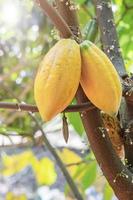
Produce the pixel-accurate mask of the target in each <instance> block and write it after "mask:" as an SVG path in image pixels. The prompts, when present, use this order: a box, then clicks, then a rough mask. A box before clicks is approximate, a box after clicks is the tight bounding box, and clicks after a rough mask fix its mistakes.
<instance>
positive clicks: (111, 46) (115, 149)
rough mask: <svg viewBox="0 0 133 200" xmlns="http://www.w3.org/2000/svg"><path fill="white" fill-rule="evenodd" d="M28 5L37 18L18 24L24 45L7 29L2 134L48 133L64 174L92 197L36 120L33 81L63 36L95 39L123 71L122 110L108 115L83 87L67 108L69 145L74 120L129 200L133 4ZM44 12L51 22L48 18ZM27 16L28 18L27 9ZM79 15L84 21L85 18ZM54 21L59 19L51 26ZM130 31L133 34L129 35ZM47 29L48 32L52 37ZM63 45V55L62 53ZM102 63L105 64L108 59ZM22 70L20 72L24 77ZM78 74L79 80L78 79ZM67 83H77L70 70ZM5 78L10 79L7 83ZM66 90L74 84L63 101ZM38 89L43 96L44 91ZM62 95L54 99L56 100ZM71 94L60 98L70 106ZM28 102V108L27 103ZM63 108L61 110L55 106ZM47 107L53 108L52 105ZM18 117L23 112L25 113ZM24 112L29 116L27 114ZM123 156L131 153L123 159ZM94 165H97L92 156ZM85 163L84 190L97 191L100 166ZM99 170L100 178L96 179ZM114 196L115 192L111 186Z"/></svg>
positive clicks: (132, 187) (1, 45)
mask: <svg viewBox="0 0 133 200" xmlns="http://www.w3.org/2000/svg"><path fill="white" fill-rule="evenodd" d="M23 3H24V2H23ZM23 3H22V5H21V6H22V8H23V7H24V4H23ZM1 4H2V5H3V2H1ZM12 4H13V3H12ZM27 5H28V6H27V8H26V9H27V10H28V9H29V10H30V12H31V13H32V15H31V16H30V18H29V19H26V18H25V17H24V20H23V21H22V22H21V23H22V24H18V27H19V28H20V29H21V31H20V30H19V28H18V27H17V28H16V29H17V34H18V42H19V40H20V45H19V47H18V44H16V43H15V41H16V35H14V31H15V30H12V29H10V30H9V31H8V29H7V32H6V31H5V30H4V28H3V29H2V30H1V42H0V49H1V50H0V57H1V69H0V71H1V74H2V75H1V79H0V81H1V96H0V98H1V102H0V107H1V108H2V109H3V110H2V114H1V121H2V123H3V124H2V125H1V133H3V134H7V135H8V133H10V132H11V131H13V130H14V131H16V132H17V133H18V134H19V133H20V135H21V136H22V137H30V138H32V139H35V138H34V132H36V131H37V130H40V131H41V134H42V136H40V138H41V140H42V141H43V142H44V143H45V144H46V146H47V148H48V149H49V151H50V152H51V153H52V155H53V156H54V159H55V160H56V162H57V164H58V165H59V167H60V169H61V171H62V172H63V174H64V176H65V178H66V181H67V183H68V184H69V186H70V188H71V190H72V192H73V194H74V195H75V197H76V198H77V199H79V200H80V199H81V200H82V199H84V198H85V197H84V194H83V193H82V192H79V191H80V190H81V188H80V186H78V185H76V179H75V181H74V178H72V177H71V176H72V175H70V174H71V173H70V172H69V170H67V168H66V167H65V165H64V163H63V162H62V160H61V158H60V156H59V155H58V153H57V152H56V151H55V149H54V148H53V147H52V145H51V144H50V142H49V140H48V139H47V136H46V135H45V133H44V130H43V126H42V124H41V123H40V121H41V119H40V117H39V116H37V117H36V116H35V115H33V113H34V112H38V108H39V107H38V108H37V107H36V106H35V105H34V104H35V101H34V98H33V84H34V81H33V77H35V74H36V70H37V66H38V65H39V63H40V61H41V59H42V58H43V56H44V55H45V53H46V52H47V51H48V50H49V49H50V48H51V47H52V46H53V45H54V44H55V43H56V42H57V40H59V41H60V40H61V39H62V38H65V39H67V38H71V39H72V40H75V41H76V44H77V43H78V44H80V43H82V42H83V41H84V40H90V41H92V42H93V43H95V44H96V45H97V46H98V47H99V48H101V50H102V51H104V53H105V54H106V55H107V56H108V58H109V59H110V61H111V62H112V64H113V65H114V67H115V69H116V70H117V73H118V74H119V77H120V80H121V85H122V100H121V105H120V108H119V112H118V114H117V118H115V120H114V118H111V117H110V116H108V115H106V114H105V115H104V114H101V111H100V110H99V109H98V108H97V107H96V106H95V105H94V104H92V103H91V102H90V101H89V100H88V98H87V97H86V95H85V93H84V91H83V89H82V87H81V85H82V84H81V85H79V87H78V90H77V93H76V95H75V98H74V100H73V102H74V104H72V105H69V106H67V107H66V104H65V106H64V108H63V113H64V114H63V130H64V131H63V134H64V139H65V140H66V141H68V140H69V130H68V124H67V118H68V120H69V123H70V124H72V126H73V127H74V128H75V129H76V131H77V132H78V133H79V134H81V135H82V133H83V132H84V131H85V133H86V136H87V138H88V144H90V147H91V149H92V152H93V153H94V156H95V158H96V161H97V163H98V165H99V167H100V168H101V170H102V173H103V175H104V176H105V177H106V179H107V181H108V183H109V185H110V186H111V187H112V189H113V191H114V193H115V195H116V196H117V198H118V199H121V200H125V199H127V200H128V199H129V200H132V196H133V175H132V173H133V172H132V171H133V167H132V166H133V158H132V150H133V145H132V144H133V141H132V140H133V136H132V133H133V121H132V120H133V78H132V74H131V73H130V72H132V67H133V66H132V65H133V63H132V60H131V58H132V51H131V49H132V44H131V43H130V39H129V38H130V37H131V40H132V30H130V29H131V24H130V21H131V17H132V9H133V5H132V2H130V1H126V0H123V1H117V0H115V1H113V2H111V1H110V0H93V1H89V0H88V1H84V0H82V1H81V0H77V1H76V2H73V1H69V0H63V1H60V0H55V1H53V2H48V1H46V0H37V2H33V1H29V2H28V3H27ZM22 8H21V9H22ZM115 8H117V9H118V8H119V10H118V11H117V10H116V11H115ZM6 12H7V10H6ZM6 12H5V13H6ZM25 12H26V11H25ZM35 13H36V14H35ZM43 13H44V14H45V15H46V16H47V17H45V15H43ZM20 15H23V14H22V13H21V12H20ZM77 15H78V16H79V19H78V17H77ZM117 15H118V16H117ZM37 16H39V17H38V18H39V19H42V20H40V21H37V20H38V18H37ZM1 19H2V17H1ZM4 19H6V15H5V16H4ZM21 19H22V16H21ZM33 19H34V20H35V21H36V23H37V24H38V26H36V25H33V24H34V23H33ZM25 20H27V23H25V22H24V21H25ZM49 20H50V21H51V22H49ZM10 23H11V21H10ZM53 25H54V27H55V28H56V29H54V31H53V32H54V34H53V35H52V37H51V36H49V35H50V31H51V29H52V28H53ZM8 26H9V27H10V26H11V24H10V25H9V24H8ZM30 26H32V29H31V30H28V28H29V27H30ZM38 29H40V32H41V34H39V31H38ZM11 30H12V31H11ZM27 30H28V31H27ZM128 30H130V31H129V32H128ZM32 31H33V33H32ZM22 32H23V34H26V35H27V38H23V36H22ZM46 32H47V33H48V34H46ZM123 32H124V33H123ZM126 34H127V35H128V34H129V37H125V35H126ZM124 37H125V38H124ZM123 38H124V39H123ZM44 40H45V42H44ZM49 41H50V42H49ZM27 43H28V47H27ZM119 43H121V45H122V51H123V55H124V58H123V56H122V53H121V48H120V44H119ZM42 44H43V45H42ZM61 47H62V46H61ZM61 47H60V46H59V47H58V48H60V49H61ZM58 48H57V51H59V50H58ZM62 51H63V49H62ZM95 51H96V50H95ZM73 56H74V55H73ZM75 57H76V55H75ZM101 57H102V54H101V55H100V56H99V59H101ZM67 59H69V57H68V58H67V56H66V60H67ZM77 59H78V55H77ZM94 59H95V56H94ZM97 59H98V57H96V60H97ZM102 59H103V60H104V57H103V58H102ZM64 60H65V58H63V61H62V62H64ZM78 60H79V59H78ZM92 60H93V59H92ZM25 61H26V62H25ZM10 62H11V63H12V66H15V67H12V73H10ZM73 66H74V64H73ZM76 66H77V64H76ZM108 67H110V66H108ZM74 69H75V68H74ZM71 70H72V68H70V71H71ZM17 71H18V72H20V74H19V75H18V73H17ZM75 73H76V71H75ZM103 73H105V76H107V75H106V71H105V70H103V72H102V73H101V74H94V77H95V82H97V81H98V80H100V76H102V74H103ZM10 75H11V76H10ZM65 75H66V77H65ZM77 76H78V75H77ZM77 76H76V77H75V78H77ZM67 78H68V81H69V78H70V76H69V75H67V70H66V72H65V73H64V78H63V79H62V83H63V81H64V79H67ZM5 80H8V81H7V82H6V81H5ZM71 80H72V79H71ZM74 80H75V79H74ZM105 80H106V79H105ZM39 81H40V77H39V78H38V80H37V82H39ZM101 81H102V80H101ZM113 81H114V82H115V80H113V79H112V85H113V84H114V82H113ZM70 84H73V83H70ZM104 84H105V85H106V84H107V83H106V82H105V83H104ZM104 84H103V83H102V84H101V85H100V84H99V91H100V90H101V92H102V90H103V87H104ZM109 84H111V83H109ZM77 85H78V83H77ZM77 85H76V87H77ZM66 86H67V87H66V89H65V91H64V96H63V97H64V99H66V97H65V92H66V90H67V88H68V85H66ZM90 88H91V86H90ZM36 90H37V91H38V87H37V89H36ZM74 90H75V92H76V88H74ZM57 92H58V91H57ZM104 95H105V97H108V99H109V104H110V105H111V104H113V102H111V101H110V97H109V94H104ZM117 95H118V90H117ZM55 96H56V95H55V94H54V97H55ZM95 96H96V97H97V96H98V95H97V94H95ZM54 97H53V102H55V101H54ZM63 97H62V98H61V96H60V98H59V99H61V100H62V101H63V100H64V99H63ZM69 98H70V96H69ZM23 99H24V102H25V103H24V102H22V101H23ZM27 100H28V101H27ZM57 102H58V101H57ZM103 102H104V99H103ZM56 104H57V103H56ZM56 104H55V105H53V106H54V107H55V108H56ZM7 109H13V110H14V109H17V110H18V111H21V112H15V113H16V114H14V111H10V114H9V111H8V110H7ZM46 109H48V106H47V108H46ZM23 111H28V114H29V117H25V113H24V112H23ZM61 111H62V110H59V112H61ZM39 112H40V109H39ZM78 112H79V113H78ZM17 113H19V114H18V115H17ZM20 113H22V114H21V116H20ZM40 114H41V112H40ZM4 121H5V122H4ZM42 123H43V122H42ZM108 129H109V130H111V131H112V133H113V134H116V135H117V136H114V137H115V139H116V137H117V138H118V140H119V144H118V143H117V142H116V143H117V145H116V146H115V145H114V139H112V138H111V137H110V135H109V132H108ZM24 131H25V132H31V134H24V133H23V132H24ZM9 135H10V134H9ZM116 140H117V139H116ZM123 152H124V154H125V155H123ZM121 157H122V158H124V160H122V159H121ZM87 159H88V158H87ZM88 160H89V161H90V157H89V159H88ZM35 162H36V161H35V159H34V163H35ZM79 162H80V161H79ZM87 162H88V161H87ZM43 163H45V162H44V161H42V164H43ZM39 165H40V166H41V163H38V166H39ZM85 166H86V168H85V170H86V172H85V173H84V175H83V176H82V178H81V179H80V181H83V182H84V185H83V187H84V189H83V190H85V189H86V188H87V187H89V186H90V185H91V184H92V183H93V179H95V178H96V163H91V165H88V164H87V163H86V164H84V165H83V168H84V167H85ZM92 169H94V170H92ZM39 170H41V168H39ZM78 170H79V171H82V170H83V169H82V166H81V167H79V169H78ZM87 170H88V171H87ZM91 171H92V176H91V175H90V174H91ZM77 173H78V171H77ZM75 176H76V175H75ZM39 180H40V179H39ZM107 187H109V186H107ZM107 187H106V188H105V190H106V189H107ZM107 191H110V190H109V189H108V190H107ZM111 194H112V193H111ZM109 195H110V194H109ZM111 197H112V196H111ZM111 197H109V196H107V197H106V191H105V199H109V198H111Z"/></svg>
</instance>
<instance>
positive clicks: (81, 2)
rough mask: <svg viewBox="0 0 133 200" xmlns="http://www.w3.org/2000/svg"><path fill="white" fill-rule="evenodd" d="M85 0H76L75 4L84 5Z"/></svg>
mask: <svg viewBox="0 0 133 200" xmlns="http://www.w3.org/2000/svg"><path fill="white" fill-rule="evenodd" d="M85 1H86V0H76V3H78V4H79V5H82V4H84V3H85Z"/></svg>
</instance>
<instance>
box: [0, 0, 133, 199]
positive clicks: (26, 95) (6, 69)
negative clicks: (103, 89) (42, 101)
mask: <svg viewBox="0 0 133 200" xmlns="http://www.w3.org/2000/svg"><path fill="white" fill-rule="evenodd" d="M75 3H76V9H77V13H78V18H79V22H80V27H81V29H82V33H83V36H84V38H87V37H88V35H87V34H89V31H90V27H91V26H92V22H94V21H93V19H94V18H95V12H94V11H95V9H94V6H93V3H92V1H91V0H76V1H75ZM112 9H113V12H114V16H115V23H116V28H117V33H118V37H119V42H120V46H121V49H120V50H121V51H122V55H123V58H124V61H125V65H126V69H127V72H128V73H133V28H132V19H133V3H132V1H131V0H113V1H112ZM57 40H59V34H58V31H57V30H56V29H55V28H54V27H53V25H52V24H51V21H50V20H49V19H48V18H47V17H46V16H45V15H44V14H43V12H42V10H41V8H39V6H38V5H37V4H36V3H35V1H31V0H14V1H11V0H0V101H1V102H12V103H18V102H19V103H28V104H33V105H34V104H35V101H34V96H33V83H34V77H35V74H36V71H37V68H38V64H39V62H40V61H41V59H42V58H43V56H44V55H45V53H46V52H47V51H48V49H49V48H51V47H52V45H53V44H54V43H55V42H56V41H57ZM95 43H96V44H97V45H98V46H101V44H100V36H99V31H98V30H97V31H96V37H95ZM72 103H73V104H74V103H76V102H75V100H73V102H72ZM66 116H67V120H68V124H69V134H70V135H69V140H68V143H67V144H66V143H65V141H64V138H63V134H62V115H58V116H57V117H56V118H54V119H53V120H52V121H50V122H48V123H44V122H42V120H41V118H40V116H39V114H38V113H37V114H33V113H28V112H22V111H21V110H18V111H15V110H7V109H0V200H74V199H75V198H74V195H73V193H72V191H71V189H70V187H69V186H68V184H67V182H66V178H65V177H64V176H63V174H62V171H61V169H60V168H59V166H58V163H57V162H55V158H54V156H53V155H52V154H51V153H50V151H49V149H48V148H47V146H46V145H45V142H44V138H43V137H42V133H41V131H40V130H39V127H38V125H37V121H39V123H40V126H41V127H42V128H43V130H44V134H45V135H46V137H47V138H48V140H49V142H50V144H51V145H52V146H53V147H54V150H55V151H56V152H57V153H58V155H59V156H60V159H61V160H62V161H63V162H64V165H65V168H66V169H67V170H68V171H69V173H70V175H71V177H72V179H73V180H74V182H75V184H76V185H77V187H78V189H79V191H80V192H81V194H82V196H83V199H85V200H111V199H112V198H113V199H115V197H114V195H113V192H112V190H111V188H110V187H109V185H108V183H107V182H106V180H105V179H104V177H103V174H102V172H101V171H100V169H99V167H98V166H97V162H96V160H95V158H94V156H93V153H92V152H91V149H90V147H89V145H88V141H87V139H86V136H85V133H84V128H83V125H82V122H81V120H80V116H79V114H78V113H69V114H66Z"/></svg>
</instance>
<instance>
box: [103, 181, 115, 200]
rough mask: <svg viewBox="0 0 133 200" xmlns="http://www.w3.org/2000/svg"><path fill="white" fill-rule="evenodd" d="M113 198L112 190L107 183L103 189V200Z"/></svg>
mask: <svg viewBox="0 0 133 200" xmlns="http://www.w3.org/2000/svg"><path fill="white" fill-rule="evenodd" d="M112 196H113V190H112V188H111V187H110V186H109V184H108V183H106V184H105V187H104V196H103V200H111V199H112Z"/></svg>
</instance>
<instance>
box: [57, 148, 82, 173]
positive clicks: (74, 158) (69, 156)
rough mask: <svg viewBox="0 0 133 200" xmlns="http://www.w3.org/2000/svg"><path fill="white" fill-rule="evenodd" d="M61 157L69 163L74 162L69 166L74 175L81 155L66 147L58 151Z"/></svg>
mask: <svg viewBox="0 0 133 200" xmlns="http://www.w3.org/2000/svg"><path fill="white" fill-rule="evenodd" d="M58 154H59V156H60V158H61V159H62V161H63V162H64V163H65V164H66V165H68V164H74V165H72V166H69V167H67V169H68V171H69V172H70V174H71V176H74V174H75V172H76V170H77V167H78V166H77V165H76V163H78V162H80V161H81V160H82V159H81V157H80V156H79V155H78V154H76V153H75V152H73V151H71V150H69V149H66V148H64V149H63V150H62V151H60V152H58Z"/></svg>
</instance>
